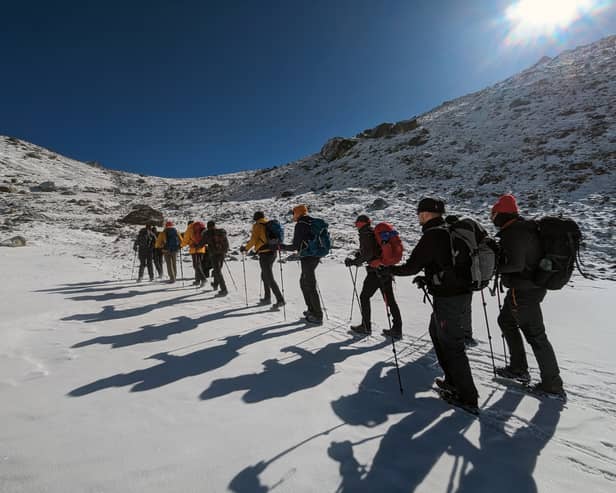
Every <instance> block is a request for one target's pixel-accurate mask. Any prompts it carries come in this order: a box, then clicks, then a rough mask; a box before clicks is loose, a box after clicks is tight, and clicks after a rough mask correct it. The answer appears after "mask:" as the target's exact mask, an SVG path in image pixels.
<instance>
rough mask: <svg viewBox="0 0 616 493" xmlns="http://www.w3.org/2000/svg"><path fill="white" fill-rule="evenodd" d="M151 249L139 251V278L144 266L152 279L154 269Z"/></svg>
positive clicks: (141, 275)
mask: <svg viewBox="0 0 616 493" xmlns="http://www.w3.org/2000/svg"><path fill="white" fill-rule="evenodd" d="M152 253H153V252H152V250H151V249H149V250H145V251H142V250H140V251H139V279H141V278H142V277H143V271H144V270H145V268H146V266H147V268H148V275H149V276H150V279H154V269H153V268H152Z"/></svg>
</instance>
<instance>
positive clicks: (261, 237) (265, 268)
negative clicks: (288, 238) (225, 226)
mask: <svg viewBox="0 0 616 493" xmlns="http://www.w3.org/2000/svg"><path fill="white" fill-rule="evenodd" d="M252 219H253V221H254V224H253V225H252V232H251V235H250V240H248V243H246V244H245V245H242V246H241V247H240V252H242V253H244V252H248V251H250V250H251V249H253V248H254V250H255V252H256V253H257V254H258V255H259V266H260V267H261V280H262V281H263V298H261V299H260V300H259V304H260V305H269V304H270V303H271V302H272V298H271V293H272V292H273V293H274V296H275V297H276V303H274V304H273V305H272V308H279V307H281V306H284V304H285V300H284V297H283V296H282V293H281V292H280V288H279V287H278V284H277V283H276V280H275V279H274V272H273V266H274V261H275V260H276V251H275V250H274V249H273V247H272V246H271V245H270V244H269V241H268V237H267V226H266V225H267V223H268V220H267V219H266V218H265V214H264V213H263V211H257V212H255V213H254V215H253V217H252Z"/></svg>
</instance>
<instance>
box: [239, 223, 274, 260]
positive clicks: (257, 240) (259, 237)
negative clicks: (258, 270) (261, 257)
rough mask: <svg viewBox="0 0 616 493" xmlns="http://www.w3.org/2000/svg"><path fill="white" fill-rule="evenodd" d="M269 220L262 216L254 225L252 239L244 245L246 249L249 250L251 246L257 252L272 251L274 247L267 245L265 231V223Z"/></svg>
mask: <svg viewBox="0 0 616 493" xmlns="http://www.w3.org/2000/svg"><path fill="white" fill-rule="evenodd" d="M267 221H268V220H267V219H266V218H264V217H262V218H261V219H258V220H257V222H255V223H254V224H253V225H252V233H251V234H250V240H248V243H246V245H244V248H245V249H246V251H249V250H250V249H251V248H254V249H255V252H257V253H259V252H263V253H265V252H271V251H272V249H271V248H270V247H269V246H268V245H267V232H266V231H265V223H266V222H267Z"/></svg>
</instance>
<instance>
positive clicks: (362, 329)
mask: <svg viewBox="0 0 616 493" xmlns="http://www.w3.org/2000/svg"><path fill="white" fill-rule="evenodd" d="M349 334H353V335H356V336H360V337H366V336H369V335H370V334H372V330H371V329H370V327H366V326H365V325H364V324H359V325H351V330H349Z"/></svg>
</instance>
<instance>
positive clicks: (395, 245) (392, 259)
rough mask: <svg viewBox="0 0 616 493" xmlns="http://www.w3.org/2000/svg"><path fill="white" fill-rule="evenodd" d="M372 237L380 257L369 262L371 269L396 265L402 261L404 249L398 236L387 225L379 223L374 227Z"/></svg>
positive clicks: (390, 226)
mask: <svg viewBox="0 0 616 493" xmlns="http://www.w3.org/2000/svg"><path fill="white" fill-rule="evenodd" d="M374 236H375V238H376V242H377V244H378V245H379V248H380V250H381V256H380V258H378V259H375V260H373V261H372V262H370V266H371V267H378V266H379V265H396V264H397V263H399V262H400V260H402V253H403V252H404V247H403V246H402V240H401V239H400V235H399V234H398V232H397V231H396V230H395V229H394V227H393V226H392V225H391V224H389V223H379V224H377V225H376V226H375V227H374Z"/></svg>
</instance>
